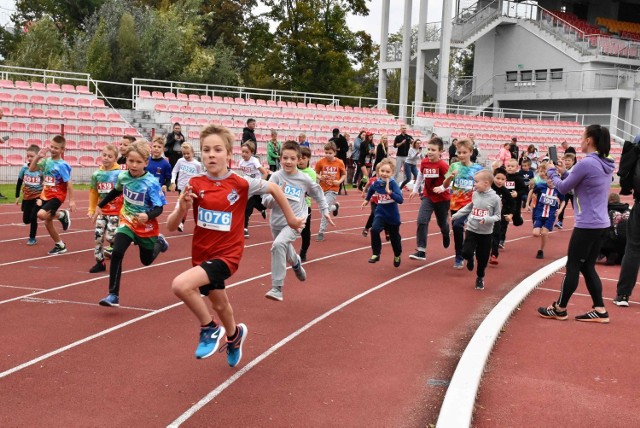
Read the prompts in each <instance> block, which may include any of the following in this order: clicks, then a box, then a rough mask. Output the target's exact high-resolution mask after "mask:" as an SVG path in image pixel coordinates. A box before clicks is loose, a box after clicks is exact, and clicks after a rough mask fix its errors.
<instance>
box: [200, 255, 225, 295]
mask: <svg viewBox="0 0 640 428" xmlns="http://www.w3.org/2000/svg"><path fill="white" fill-rule="evenodd" d="M200 267H201V268H202V269H204V271H205V272H206V273H207V277H209V284H207V285H203V286H202V287H200V294H202V295H204V296H208V295H209V291H211V290H224V280H225V279H227V278H229V277H230V276H231V272H230V271H229V266H227V264H226V263H225V262H223V261H222V260H219V259H214V260H207V261H206V262H202V264H200Z"/></svg>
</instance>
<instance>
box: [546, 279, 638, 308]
mask: <svg viewBox="0 0 640 428" xmlns="http://www.w3.org/2000/svg"><path fill="white" fill-rule="evenodd" d="M616 281H617V280H616ZM538 290H543V291H552V292H554V293H558V292H559V291H560V289H555V290H554V289H553V288H545V287H538ZM572 296H580V297H591V295H590V294H586V293H573V294H572ZM602 300H610V301H613V297H604V296H602ZM629 303H640V302H634V301H633V300H629Z"/></svg>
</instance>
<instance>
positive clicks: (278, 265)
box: [262, 141, 335, 302]
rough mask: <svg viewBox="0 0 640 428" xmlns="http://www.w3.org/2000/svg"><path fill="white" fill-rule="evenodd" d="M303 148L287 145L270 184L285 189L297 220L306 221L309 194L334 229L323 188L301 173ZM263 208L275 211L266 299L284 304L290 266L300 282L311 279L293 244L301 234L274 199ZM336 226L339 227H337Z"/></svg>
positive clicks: (264, 199)
mask: <svg viewBox="0 0 640 428" xmlns="http://www.w3.org/2000/svg"><path fill="white" fill-rule="evenodd" d="M300 155H301V153H300V145H299V144H298V143H297V142H295V141H285V142H284V144H282V147H281V150H280V169H279V170H278V171H276V172H274V173H273V174H272V175H271V177H270V178H269V182H271V183H275V184H276V185H278V187H280V188H282V190H283V191H284V195H285V197H286V198H287V201H288V203H289V205H290V206H291V209H292V210H293V212H294V214H295V215H296V217H301V218H305V216H306V215H307V211H308V207H307V202H306V201H305V194H308V195H309V196H311V197H312V198H313V199H315V200H316V202H317V203H318V205H319V208H320V213H321V214H322V216H324V217H325V218H326V219H327V221H328V222H329V223H330V224H331V225H334V223H333V221H332V220H331V216H330V215H329V206H328V205H327V201H326V200H325V198H324V193H323V192H322V188H321V187H320V186H319V185H318V184H317V183H316V182H315V181H312V179H311V178H310V177H309V176H308V175H307V174H305V173H303V172H301V171H298V161H299V160H300V157H301V156H300ZM262 204H263V205H264V206H265V207H267V208H269V209H271V215H270V216H269V225H270V226H271V234H272V235H273V245H272V246H271V290H269V291H268V292H267V294H266V295H265V297H266V298H267V299H271V300H277V301H280V302H281V301H282V300H283V296H282V287H283V286H284V277H285V275H286V268H287V262H289V264H290V265H291V268H292V269H293V272H294V273H295V274H296V278H298V280H300V281H304V280H306V279H307V274H306V272H305V270H304V268H303V267H302V260H301V257H299V256H298V255H297V254H296V250H295V249H294V248H293V245H292V242H293V241H295V240H296V238H297V237H298V232H297V231H296V230H294V229H292V228H291V227H289V226H288V225H287V219H286V217H285V216H284V213H283V212H282V209H281V208H280V207H279V206H278V204H277V203H276V201H275V199H274V198H273V196H271V195H264V196H262ZM334 226H335V225H334Z"/></svg>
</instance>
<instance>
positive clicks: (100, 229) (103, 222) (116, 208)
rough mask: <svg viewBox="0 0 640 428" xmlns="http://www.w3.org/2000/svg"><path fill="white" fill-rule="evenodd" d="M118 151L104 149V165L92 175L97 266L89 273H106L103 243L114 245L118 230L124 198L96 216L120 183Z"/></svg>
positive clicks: (108, 146)
mask: <svg viewBox="0 0 640 428" xmlns="http://www.w3.org/2000/svg"><path fill="white" fill-rule="evenodd" d="M117 156H118V150H116V148H115V146H112V145H111V144H108V145H106V146H105V148H104V149H102V153H101V157H102V165H101V166H100V168H98V170H97V171H96V172H94V173H93V174H92V175H91V186H90V187H89V212H88V213H87V215H88V217H89V218H90V219H91V221H92V222H94V223H95V225H96V228H95V232H94V243H95V247H94V249H93V255H94V257H95V259H96V264H95V265H94V266H93V267H92V268H91V269H89V273H98V272H104V271H106V270H107V267H106V265H105V261H104V259H105V255H104V249H103V246H102V245H103V243H104V242H105V241H106V242H107V243H108V244H109V246H110V247H111V245H113V240H114V238H115V235H116V231H117V229H118V224H119V223H120V219H119V217H118V215H119V213H120V210H121V209H122V196H118V197H117V198H115V199H114V200H113V201H111V202H110V203H108V204H106V205H105V206H104V208H103V209H102V210H101V212H102V213H101V214H100V215H98V214H96V207H97V206H98V202H99V201H100V200H102V199H104V197H105V196H107V195H108V194H109V192H111V191H112V190H113V189H114V188H115V187H116V183H117V182H118V176H119V175H120V173H121V172H122V170H121V169H120V165H118V164H117V163H116V157H117Z"/></svg>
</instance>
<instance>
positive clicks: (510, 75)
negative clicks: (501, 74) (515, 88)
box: [507, 71, 518, 82]
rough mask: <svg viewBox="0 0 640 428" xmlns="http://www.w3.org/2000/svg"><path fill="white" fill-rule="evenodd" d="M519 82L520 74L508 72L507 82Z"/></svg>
mask: <svg viewBox="0 0 640 428" xmlns="http://www.w3.org/2000/svg"><path fill="white" fill-rule="evenodd" d="M517 81H518V72H517V71H507V82H517Z"/></svg>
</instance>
